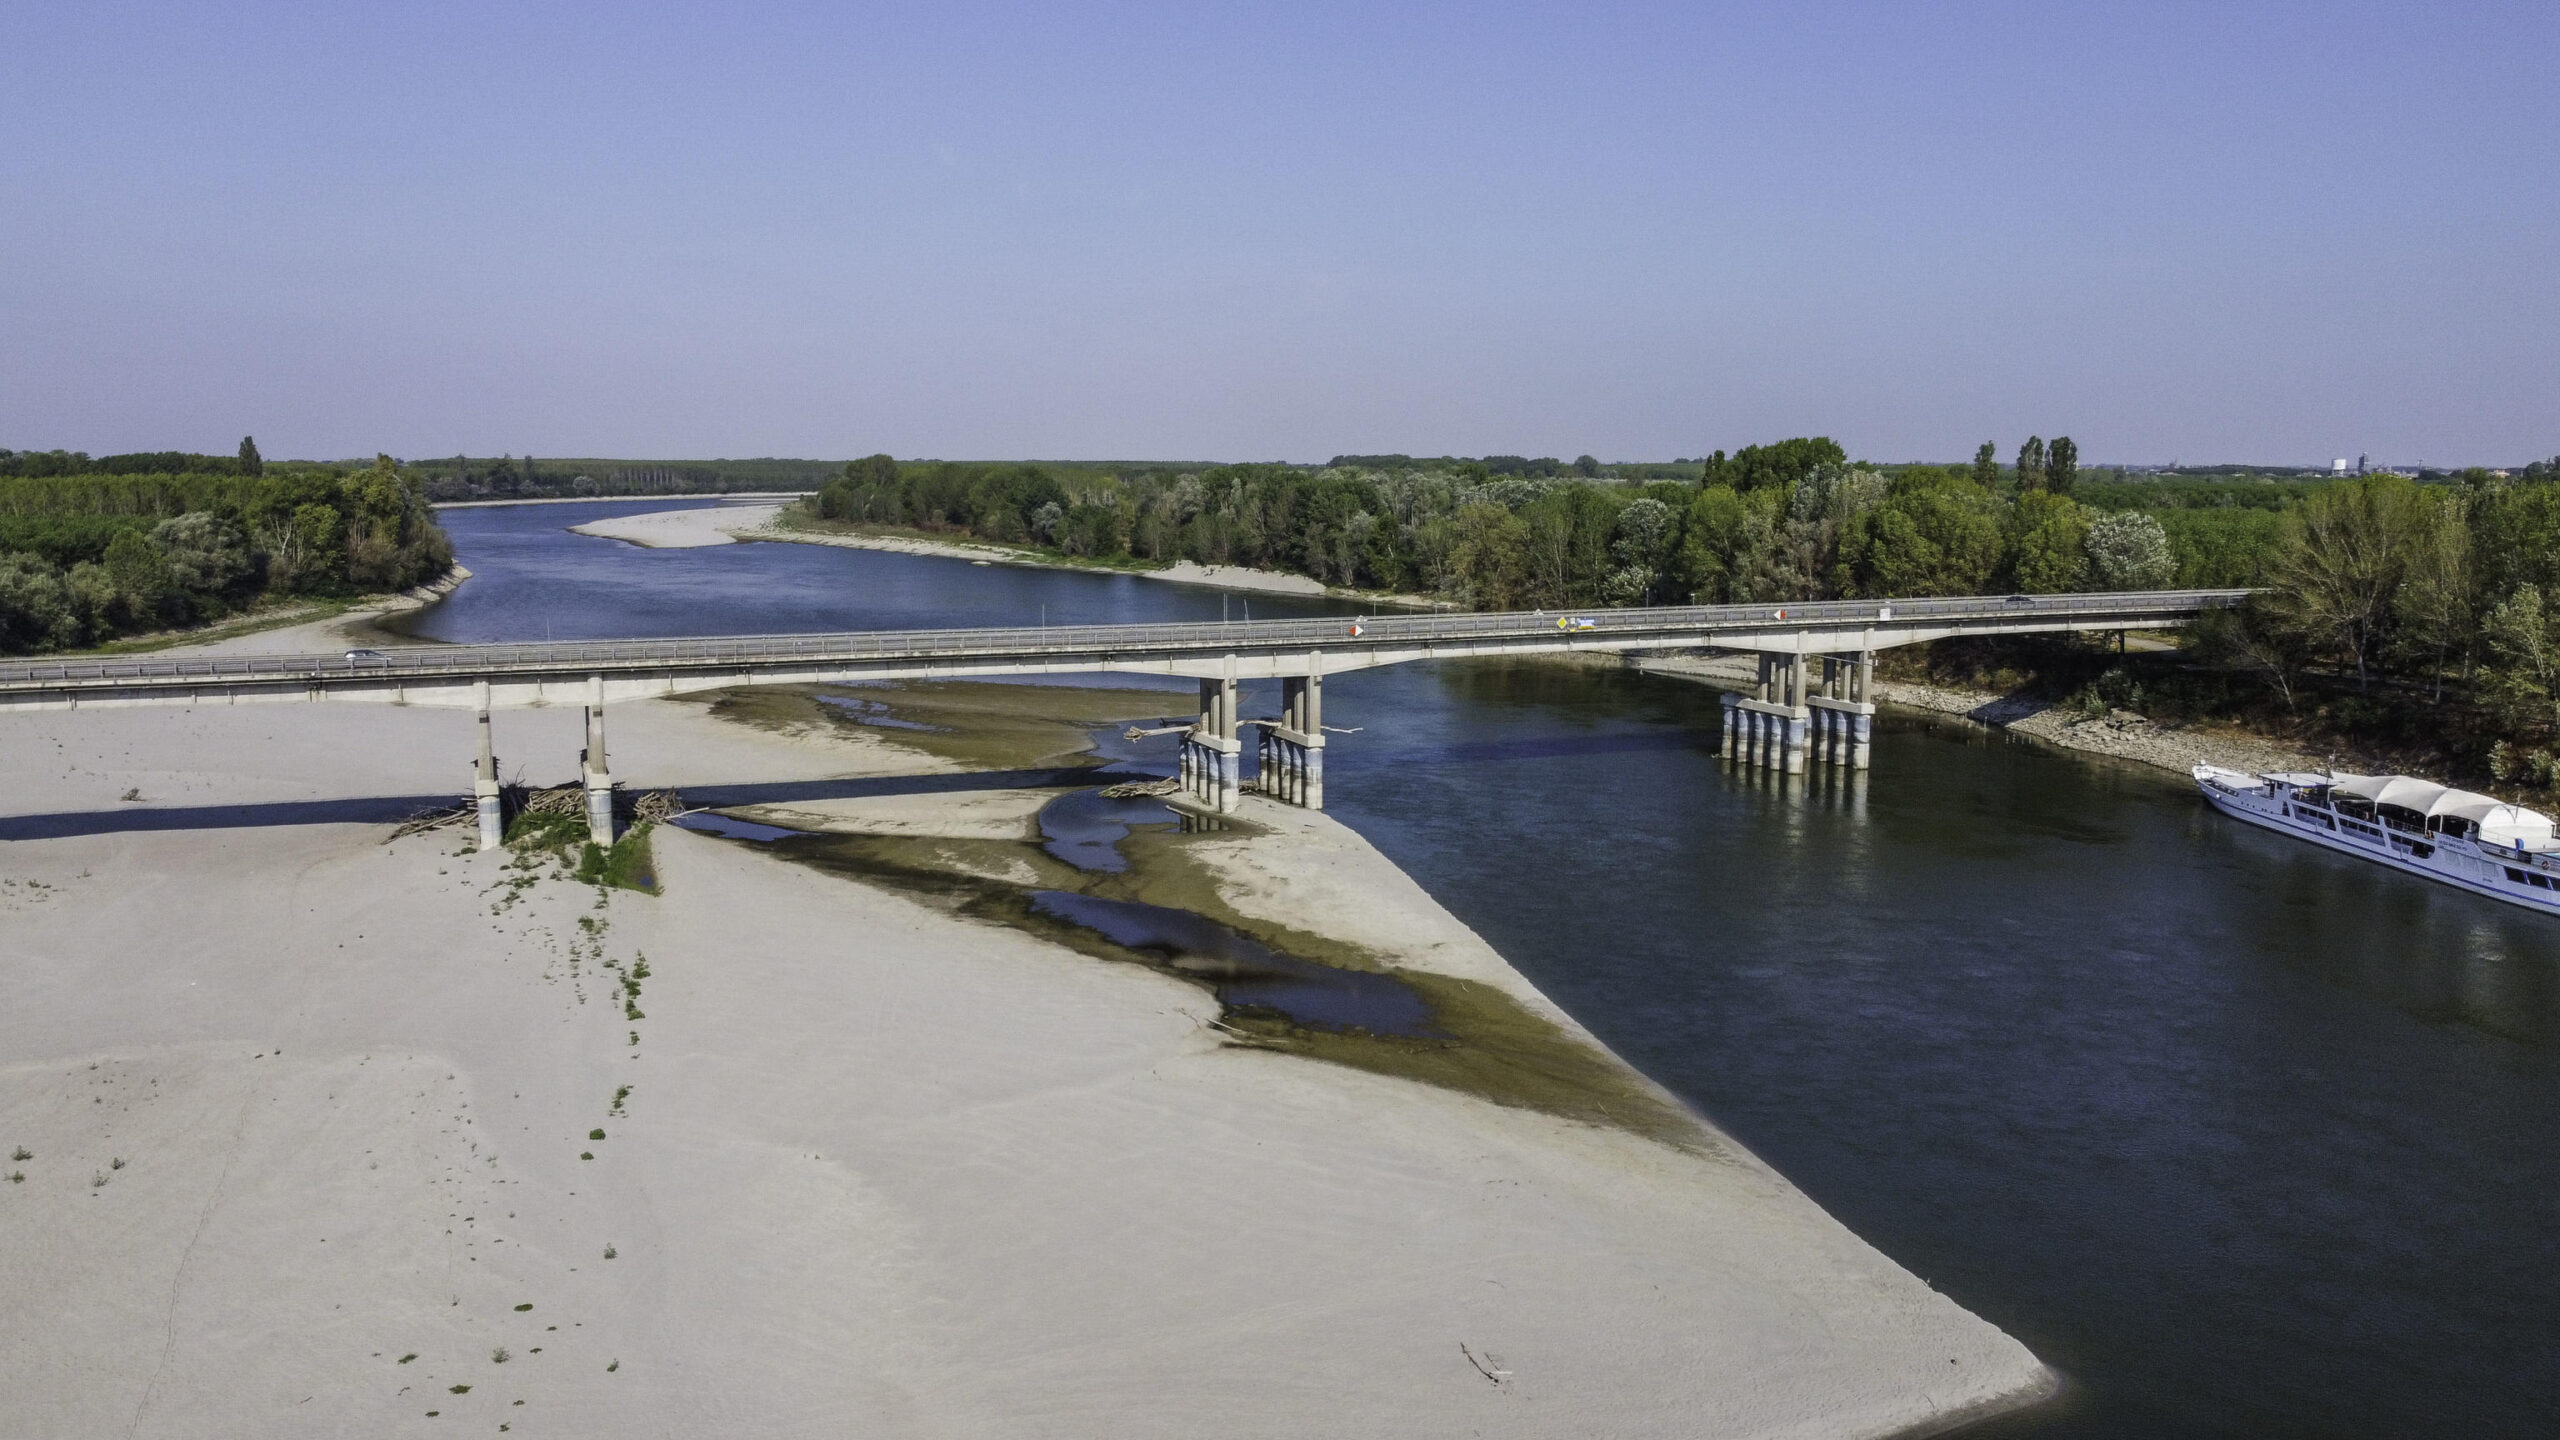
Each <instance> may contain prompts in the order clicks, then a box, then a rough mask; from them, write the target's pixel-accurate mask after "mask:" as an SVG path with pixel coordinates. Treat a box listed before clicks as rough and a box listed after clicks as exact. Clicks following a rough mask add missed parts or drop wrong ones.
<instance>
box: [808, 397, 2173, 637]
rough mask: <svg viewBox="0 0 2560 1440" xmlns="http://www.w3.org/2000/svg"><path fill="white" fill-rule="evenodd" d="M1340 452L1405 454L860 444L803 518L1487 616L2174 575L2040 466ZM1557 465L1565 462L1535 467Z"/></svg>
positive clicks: (1826, 453)
mask: <svg viewBox="0 0 2560 1440" xmlns="http://www.w3.org/2000/svg"><path fill="white" fill-rule="evenodd" d="M2057 443H2058V444H2063V443H2066V442H2057ZM2038 444H2039V445H2041V444H2042V442H2038ZM2040 453H2046V454H2049V453H2050V452H2040ZM2064 453H2065V454H2066V455H2067V454H2068V451H2067V449H2066V450H2065V452H2064ZM1336 458H1337V460H1338V461H1345V462H1349V461H1385V462H1395V463H1394V464H1393V468H1387V467H1385V466H1372V465H1368V464H1355V463H1337V464H1334V465H1329V466H1326V467H1324V468H1322V469H1312V470H1311V469H1305V468H1299V467H1293V466H1284V465H1224V466H1214V467H1207V468H1203V469H1200V470H1197V471H1186V472H1180V473H1170V472H1162V471H1157V472H1149V473H1140V474H1110V473H1101V472H1097V471H1093V470H1075V471H1062V470H1058V469H1055V468H1052V467H1043V466H1038V465H1024V464H1013V465H965V464H945V463H907V464H901V463H899V462H898V461H896V460H893V459H891V458H890V457H889V456H886V455H874V456H870V457H868V458H865V459H862V460H857V461H854V462H852V463H851V464H848V465H846V466H845V467H844V470H843V473H842V474H840V475H838V476H836V477H835V478H834V479H832V480H830V481H829V482H828V483H827V484H826V485H825V486H824V487H823V488H822V489H821V490H820V491H819V493H818V494H817V495H816V496H815V497H814V499H813V501H812V502H811V505H810V510H811V512H812V513H813V514H814V515H815V516H816V517H817V518H819V519H821V520H825V521H834V522H841V523H846V524H851V525H856V526H885V527H902V528H911V529H918V530H924V531H929V532H930V531H940V532H966V533H968V534H972V535H976V536H979V537H982V538H985V539H989V540H996V541H1003V542H1008V543H1014V544H1024V545H1033V546H1043V547H1047V548H1050V549H1054V550H1055V551H1057V552H1059V553H1061V554H1064V555H1069V556H1076V557H1084V558H1088V559H1093V560H1101V561H1112V560H1135V561H1151V562H1169V561H1177V560H1189V561H1195V562H1198V563H1200V564H1204V565H1250V566H1256V567H1260V568H1266V569H1274V570H1287V571H1294V572H1296V573H1299V574H1303V575H1308V576H1312V577H1314V578H1315V579H1318V580H1321V581H1324V582H1326V583H1327V584H1331V585H1340V586H1348V587H1354V588H1367V589H1377V590H1390V591H1418V592H1421V593H1425V594H1429V595H1431V596H1434V597H1436V598H1439V599H1441V600H1444V601H1447V602H1449V603H1452V604H1456V605H1462V606H1468V607H1473V608H1479V609H1528V608H1532V607H1541V606H1543V607H1549V608H1561V607H1573V606H1596V605H1639V604H1661V603H1685V602H1692V601H1695V602H1701V603H1720V602H1728V601H1759V600H1798V599H1817V598H1825V597H1831V596H1867V595H1874V596H1885V595H1951V594H1979V593H1982V592H1984V591H1987V590H1995V589H2023V590H2039V591H2059V590H2073V589H2085V588H2089V587H2090V586H2092V585H2094V584H2099V583H2106V584H2112V585H2117V586H2121V587H2125V588H2144V587H2156V586H2160V585H2165V584H2168V583H2170V582H2172V581H2173V580H2174V579H2176V577H2177V574H2178V571H2179V568H2180V558H2179V557H2178V556H2177V554H2176V553H2175V546H2174V545H2173V543H2172V541H2171V538H2170V536H2169V535H2168V533H2167V532H2166V531H2165V530H2164V529H2163V528H2162V526H2161V525H2160V523H2159V522H2158V521H2157V520H2156V519H2153V518H2151V517H2150V516H2148V515H2144V514H2128V515H2120V516H2112V517H2111V516H2107V515H2102V514H2100V513H2098V512H2096V511H2093V510H2091V509H2090V508H2088V507H2086V506H2083V505H2081V504H2080V503H2079V502H2077V501H2075V500H2073V499H2072V498H2071V497H2070V496H2068V495H2067V494H2064V493H2061V491H2060V490H2059V489H2056V488H2054V487H2052V486H2051V485H2049V484H2048V483H2046V482H2047V477H2048V475H2049V473H2050V470H2049V468H2048V470H2047V471H2039V472H2038V474H2037V476H2036V483H2035V484H2033V485H2031V486H2029V487H2027V488H2025V489H2023V490H2021V489H2019V488H2018V487H2016V486H2015V485H2009V484H2003V483H1997V482H1998V477H1997V475H1996V474H1995V477H1994V479H1995V483H1992V484H1985V483H1983V482H1982V481H1980V480H1978V479H1976V478H1975V477H1974V475H1973V473H1972V472H1967V471H1950V470H1942V469H1939V468H1937V467H1933V466H1905V467H1900V468H1899V469H1896V470H1895V471H1893V472H1892V473H1890V474H1888V473H1886V472H1885V471H1883V470H1879V469H1877V468H1874V467H1869V466H1857V465H1851V464H1849V463H1848V461H1847V457H1846V455H1845V454H1844V452H1843V451H1842V450H1841V448H1840V446H1839V445H1837V444H1835V443H1834V442H1832V441H1830V440H1827V439H1821V438H1811V439H1797V440H1787V441H1781V442H1779V443H1777V444H1774V445H1766V446H1749V447H1746V448H1744V449H1743V450H1741V451H1739V452H1737V453H1735V454H1733V455H1730V456H1728V455H1726V454H1724V453H1723V452H1721V451H1719V452H1717V453H1716V454H1714V455H1712V456H1710V457H1709V458H1708V459H1707V460H1706V461H1704V462H1703V463H1702V464H1701V465H1699V466H1698V467H1697V469H1698V471H1699V474H1700V478H1699V479H1698V480H1696V481H1688V480H1664V481H1654V482H1651V483H1643V484H1631V483H1623V482H1614V481H1609V480H1605V479H1599V478H1595V477H1592V476H1588V475H1583V474H1577V473H1574V472H1575V471H1576V470H1578V469H1590V470H1596V469H1598V468H1599V467H1598V466H1597V465H1596V463H1595V464H1592V465H1589V466H1584V465H1583V464H1582V460H1588V459H1589V457H1588V456H1585V457H1582V460H1578V461H1576V462H1575V464H1574V465H1573V466H1552V467H1551V466H1549V465H1548V464H1547V463H1546V462H1528V469H1527V470H1524V469H1521V468H1520V467H1519V466H1518V465H1515V464H1514V462H1516V461H1517V460H1518V457H1516V456H1495V457H1491V459H1489V460H1469V461H1426V462H1415V461H1411V460H1408V459H1407V458H1406V457H1403V456H1367V457H1354V456H1341V457H1336ZM2044 463H2045V464H2046V465H2047V466H2048V467H2050V464H2051V462H2050V461H2049V460H2048V461H2045V462H2044ZM1497 464H1499V465H1500V466H1501V467H1502V468H1500V469H1497V468H1496V467H1497ZM1550 468H1552V469H1554V470H1557V471H1560V472H1562V473H1529V471H1530V470H1546V469H1550ZM2064 483H2065V484H2067V483H2068V482H2067V481H2065V482H2064Z"/></svg>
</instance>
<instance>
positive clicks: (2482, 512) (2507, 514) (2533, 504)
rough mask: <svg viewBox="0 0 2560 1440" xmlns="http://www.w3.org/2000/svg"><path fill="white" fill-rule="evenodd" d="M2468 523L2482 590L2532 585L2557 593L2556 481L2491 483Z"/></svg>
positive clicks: (2559, 526)
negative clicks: (2470, 527)
mask: <svg viewBox="0 0 2560 1440" xmlns="http://www.w3.org/2000/svg"><path fill="white" fill-rule="evenodd" d="M2471 523H2472V536H2473V542H2474V545H2473V560H2474V562H2475V564H2476V566H2477V568H2478V573H2479V578H2480V588H2481V590H2482V591H2483V593H2485V594H2490V595H2504V594H2507V593H2508V592H2509V591H2512V590H2514V589H2515V588H2516V587H2517V586H2519V585H2534V586H2538V587H2540V589H2541V591H2542V593H2543V594H2545V595H2553V594H2560V483H2553V482H2551V481H2536V482H2532V483H2528V484H2523V485H2494V484H2493V485H2491V486H2490V487H2489V488H2487V489H2486V490H2483V491H2482V492H2481V494H2480V496H2479V498H2478V500H2477V501H2476V502H2475V503H2474V505H2473V508H2472V515H2471Z"/></svg>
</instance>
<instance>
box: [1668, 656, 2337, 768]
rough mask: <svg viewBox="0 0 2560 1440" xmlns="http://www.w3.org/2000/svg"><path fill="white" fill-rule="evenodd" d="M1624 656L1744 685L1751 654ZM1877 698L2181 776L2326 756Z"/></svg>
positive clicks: (2317, 764)
mask: <svg viewBox="0 0 2560 1440" xmlns="http://www.w3.org/2000/svg"><path fill="white" fill-rule="evenodd" d="M1623 663H1624V664H1625V665H1626V666H1627V668H1629V669H1631V670H1635V671H1638V672H1640V673H1643V674H1647V675H1665V676H1669V677H1671V678H1673V679H1679V680H1688V681H1692V682H1695V683H1698V684H1702V685H1707V686H1710V687H1712V688H1714V689H1719V690H1741V689H1746V688H1748V687H1749V686H1750V685H1751V684H1752V683H1753V679H1754V675H1753V668H1754V667H1753V662H1752V661H1751V659H1749V658H1748V657H1746V656H1740V655H1713V656H1700V655H1645V654H1641V653H1628V654H1626V655H1625V657H1624V660H1623ZM1876 698H1877V699H1878V700H1879V701H1880V702H1881V703H1883V704H1885V705H1889V706H1894V707H1897V708H1900V709H1904V710H1916V711H1921V712H1925V713H1927V714H1931V715H1937V716H1943V717H1948V718H1952V719H1957V720H1968V721H1972V722H1973V723H1975V724H1978V725H1983V726H1987V727H1989V728H1991V729H1994V730H2004V731H2007V732H2009V733H2011V734H2013V735H2021V736H2025V737H2026V738H2028V739H2031V740H2037V741H2041V742H2043V743H2045V744H2047V745H2051V746H2054V747H2055V748H2057V749H2062V750H2073V751H2078V752H2080V753H2082V754H2088V755H2104V756H2107V757H2109V758H2111V759H2117V760H2130V761H2133V762H2135V763H2137V764H2141V765H2145V766H2149V767H2151V768H2154V769H2159V770H2166V771H2169V772H2172V773H2174V774H2176V775H2179V776H2182V777H2186V776H2192V774H2193V773H2194V767H2195V766H2197V765H2219V766H2221V767H2223V768H2225V769H2230V770H2239V771H2244V772H2246V773H2249V774H2253V775H2254V774H2258V773H2261V772H2264V771H2269V770H2318V769H2320V768H2321V767H2322V765H2323V764H2324V763H2326V762H2325V759H2324V757H2321V756H2316V755H2308V754H2304V753H2303V752H2301V751H2299V750H2295V749H2292V748H2290V747H2288V746H2285V745H2282V744H2280V743H2278V742H2275V741H2273V740H2269V739H2267V738H2265V737H2263V736H2255V735H2249V734H2245V733H2222V732H2214V731H2203V730H2195V729H2191V728H2188V727H2186V726H2180V725H2163V724H2160V723H2159V722H2157V721H2155V720H2151V719H2149V718H2147V717H2145V716H2141V715H2136V714H2134V713H2133V712H2131V711H2128V710H2115V711H2110V712H2109V713H2108V714H2106V715H2105V716H2102V717H2099V718H2095V719H2084V718H2082V717H2080V716H2078V715H2076V714H2074V713H2072V712H2070V711H2068V710H2065V709H2064V708H2063V707H2062V706H2061V705H2059V704H2057V703H2055V702H2053V701H2050V700H2043V699H2038V698H2036V697H2033V696H2028V695H1999V694H1994V693H1992V692H1990V691H1986V690H1958V689H1951V688H1947V687H1944V686H1937V685H1915V684H1910V683H1907V682H1900V681H1887V680H1881V679H1880V680H1878V681H1877V682H1876Z"/></svg>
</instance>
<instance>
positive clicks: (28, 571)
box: [0, 552, 80, 654]
mask: <svg viewBox="0 0 2560 1440" xmlns="http://www.w3.org/2000/svg"><path fill="white" fill-rule="evenodd" d="M79 643H80V618H79V614H78V612H77V611H76V610H75V609H74V608H73V606H72V601H71V592H70V590H69V588H68V587H66V586H65V585H64V584H63V583H62V572H61V571H59V570H56V569H55V568H53V566H52V565H50V564H48V563H47V562H46V561H45V560H44V558H43V557H42V556H38V555H29V554H25V553H23V552H12V553H10V554H7V555H0V651H5V652H8V653H12V654H24V653H26V652H28V651H31V650H61V649H67V648H69V647H71V646H73V645H77V644H79Z"/></svg>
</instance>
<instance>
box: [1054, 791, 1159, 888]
mask: <svg viewBox="0 0 2560 1440" xmlns="http://www.w3.org/2000/svg"><path fill="white" fill-rule="evenodd" d="M1103 773H1104V774H1106V775H1107V774H1110V773H1112V772H1110V771H1104V772H1103ZM1105 788H1108V787H1101V788H1096V789H1089V790H1073V791H1069V792H1068V793H1067V794H1064V795H1061V796H1059V797H1058V798H1057V799H1055V800H1052V801H1050V802H1049V803H1048V804H1046V805H1043V806H1041V807H1040V848H1041V849H1043V850H1046V851H1048V852H1049V853H1050V854H1052V855H1055V856H1057V857H1058V858H1059V859H1061V860H1064V861H1066V862H1067V863H1068V864H1070V865H1073V866H1074V867H1076V868H1077V869H1079V870H1085V871H1092V872H1097V873H1101V874H1107V875H1117V874H1121V873H1122V872H1124V871H1126V870H1127V869H1128V868H1129V857H1128V856H1127V855H1125V854H1123V853H1122V852H1121V849H1120V842H1121V841H1123V840H1126V839H1127V838H1128V837H1129V832H1130V831H1131V830H1134V829H1136V828H1138V827H1139V826H1141V825H1144V826H1150V827H1154V828H1159V829H1160V828H1163V827H1165V826H1169V825H1174V824H1177V823H1179V820H1180V814H1179V812H1177V811H1176V810H1175V809H1174V808H1173V807H1172V806H1170V805H1167V804H1165V803H1164V802H1163V801H1161V800H1151V799H1143V798H1140V799H1114V798H1112V797H1110V796H1107V795H1105V794H1103V793H1102V790H1103V789H1105Z"/></svg>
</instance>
